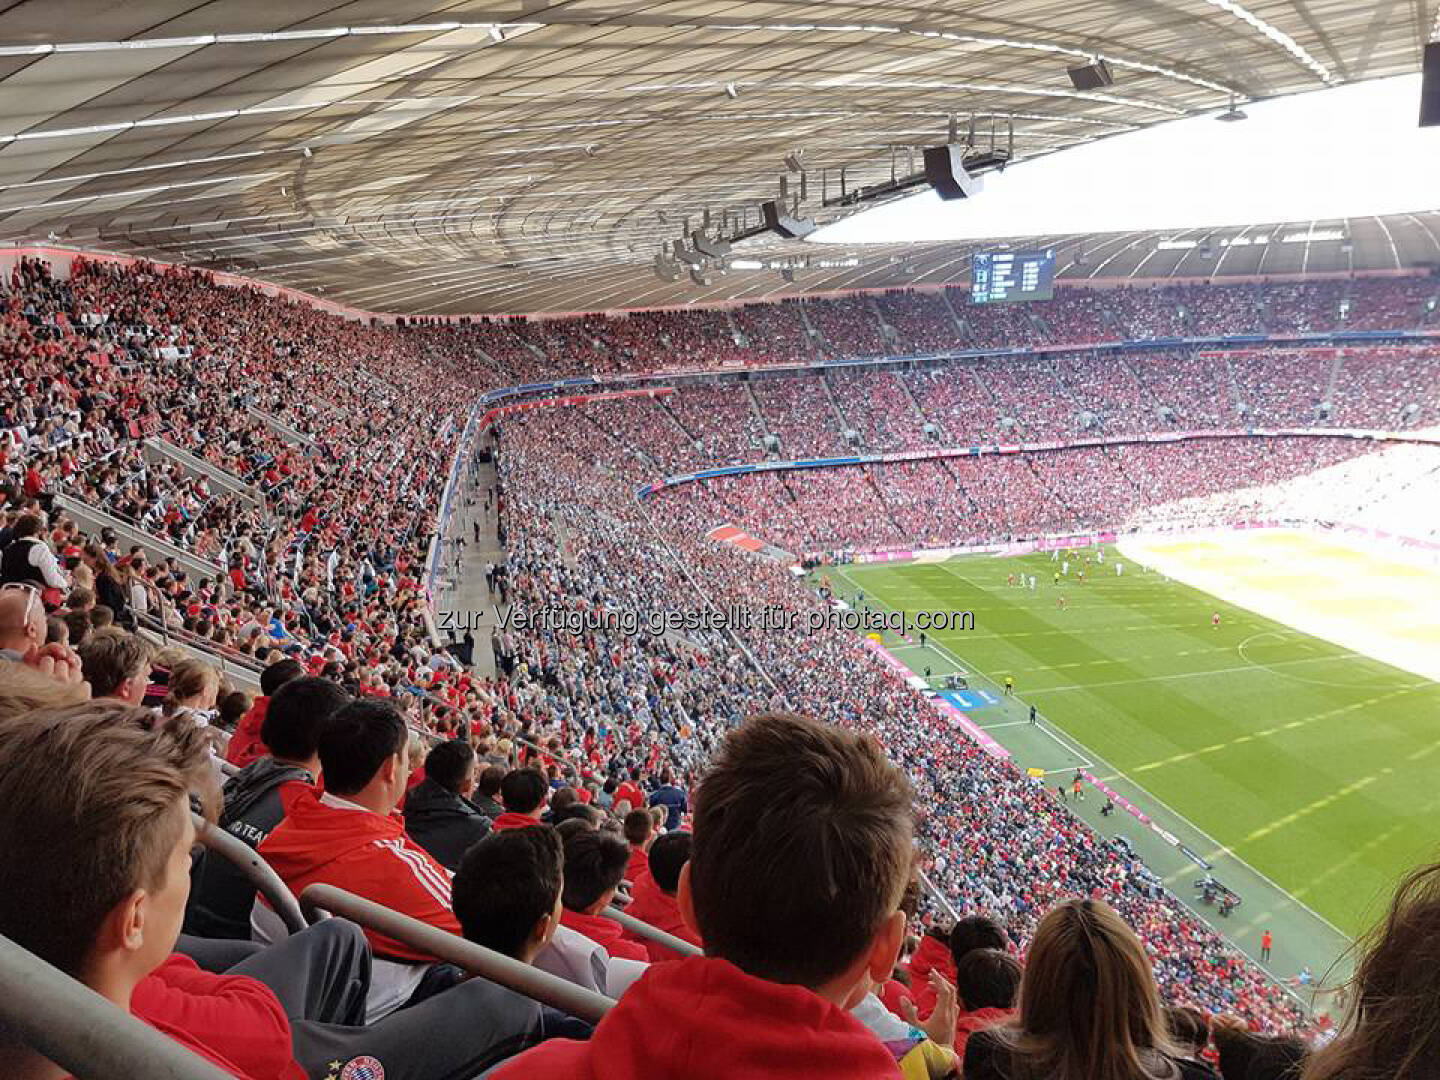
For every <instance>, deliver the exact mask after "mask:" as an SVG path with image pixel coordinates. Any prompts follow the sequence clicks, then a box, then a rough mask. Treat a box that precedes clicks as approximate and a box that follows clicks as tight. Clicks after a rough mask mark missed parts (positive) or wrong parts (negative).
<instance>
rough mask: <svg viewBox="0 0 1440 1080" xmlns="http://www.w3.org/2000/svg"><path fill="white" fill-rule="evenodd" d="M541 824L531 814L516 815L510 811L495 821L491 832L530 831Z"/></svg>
mask: <svg viewBox="0 0 1440 1080" xmlns="http://www.w3.org/2000/svg"><path fill="white" fill-rule="evenodd" d="M539 824H540V822H539V821H538V820H537V819H535V818H533V817H531V816H530V815H529V814H516V813H512V812H511V811H509V810H506V811H505V813H503V814H501V815H500V816H499V817H497V818H496V819H495V822H494V824H492V825H491V826H490V831H491V832H504V831H505V830H506V829H528V828H530V826H532V825H539Z"/></svg>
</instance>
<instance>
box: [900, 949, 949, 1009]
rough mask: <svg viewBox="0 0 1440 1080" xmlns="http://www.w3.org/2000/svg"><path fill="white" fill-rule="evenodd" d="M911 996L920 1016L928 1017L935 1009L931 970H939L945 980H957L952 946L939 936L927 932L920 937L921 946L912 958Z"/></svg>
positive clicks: (910, 967)
mask: <svg viewBox="0 0 1440 1080" xmlns="http://www.w3.org/2000/svg"><path fill="white" fill-rule="evenodd" d="M908 966H909V970H910V997H911V998H912V999H914V1001H915V1007H916V1008H917V1009H918V1010H919V1011H920V1018H921V1019H922V1020H923V1019H927V1018H928V1017H929V1016H930V1014H931V1013H932V1012H933V1011H934V1010H935V991H934V990H931V989H930V972H932V971H938V972H939V973H940V974H941V975H942V976H944V978H945V981H946V982H948V983H953V982H954V981H955V960H954V958H953V957H952V956H951V955H950V946H949V945H947V944H945V942H943V941H941V940H940V939H939V938H933V937H931V936H930V935H929V934H926V935H925V936H924V937H922V938H921V939H920V947H919V948H918V949H916V950H915V955H914V956H912V957H911V958H910V963H909V965H908Z"/></svg>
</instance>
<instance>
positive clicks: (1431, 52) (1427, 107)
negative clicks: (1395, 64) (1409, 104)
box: [1420, 41, 1440, 127]
mask: <svg viewBox="0 0 1440 1080" xmlns="http://www.w3.org/2000/svg"><path fill="white" fill-rule="evenodd" d="M1436 125H1440V41H1432V42H1431V43H1430V44H1429V45H1426V46H1425V74H1424V76H1423V78H1422V79H1421V82H1420V126H1421V127H1435V126H1436Z"/></svg>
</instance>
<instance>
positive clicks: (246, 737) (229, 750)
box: [225, 697, 270, 769]
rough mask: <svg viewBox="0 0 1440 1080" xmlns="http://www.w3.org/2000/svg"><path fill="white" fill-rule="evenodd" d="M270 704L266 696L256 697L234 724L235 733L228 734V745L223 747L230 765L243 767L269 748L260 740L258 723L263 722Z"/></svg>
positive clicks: (265, 752) (264, 753)
mask: <svg viewBox="0 0 1440 1080" xmlns="http://www.w3.org/2000/svg"><path fill="white" fill-rule="evenodd" d="M269 705H270V699H269V698H268V697H258V698H256V699H255V704H253V705H251V706H250V711H249V712H247V713H246V714H245V715H244V716H242V717H241V718H240V723H238V724H236V725H235V734H234V735H232V736H230V745H229V746H227V747H225V760H226V761H228V762H230V764H231V765H237V766H239V767H240V768H242V769H243V768H244V767H245V766H246V765H249V764H250V763H251V762H252V761H254V760H255V759H256V758H259V757H264V756H265V755H266V754H268V753H269V752H270V750H269V748H268V747H266V745H265V744H264V743H263V742H261V741H260V725H261V724H263V723H264V722H265V710H266V708H268V707H269Z"/></svg>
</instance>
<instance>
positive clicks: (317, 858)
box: [259, 784, 460, 964]
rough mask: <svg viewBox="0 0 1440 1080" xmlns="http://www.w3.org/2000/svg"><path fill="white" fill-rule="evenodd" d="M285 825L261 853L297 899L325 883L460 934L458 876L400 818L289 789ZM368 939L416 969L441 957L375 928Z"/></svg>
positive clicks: (283, 792)
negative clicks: (454, 887)
mask: <svg viewBox="0 0 1440 1080" xmlns="http://www.w3.org/2000/svg"><path fill="white" fill-rule="evenodd" d="M280 795H281V800H282V801H283V802H284V804H285V820H284V821H282V822H281V823H280V824H279V825H278V826H276V828H275V830H274V831H273V832H271V833H270V835H269V836H267V837H266V838H265V841H264V842H263V843H262V844H261V845H260V849H259V850H260V854H261V855H263V856H264V857H265V859H266V860H267V861H268V862H269V863H270V865H271V866H273V867H274V868H275V872H276V873H277V874H279V875H280V877H281V878H282V879H283V880H284V882H285V884H286V885H288V886H289V887H290V891H291V892H293V893H294V894H295V895H296V896H299V895H300V893H301V892H302V891H303V890H304V889H305V887H306V886H307V885H313V884H315V883H316V882H323V883H324V884H326V885H334V886H335V887H336V888H340V889H346V890H348V891H350V892H352V893H354V894H355V895H356V896H363V897H365V899H367V900H373V901H375V903H377V904H384V905H385V906H386V907H389V908H393V909H395V910H396V911H398V912H400V913H401V914H403V915H409V916H410V917H411V918H414V919H419V920H420V921H421V922H424V923H429V924H430V925H431V926H434V927H438V928H439V929H441V930H448V931H449V932H450V933H452V934H457V935H458V934H460V923H459V921H458V920H457V919H456V918H455V913H454V912H453V911H451V910H450V872H449V871H448V870H446V869H445V868H444V867H443V866H441V865H440V864H439V863H437V862H436V861H435V860H434V859H432V858H431V857H430V855H429V854H428V853H427V852H426V851H425V850H424V849H423V848H421V847H418V846H417V845H416V844H415V843H414V842H413V841H412V840H411V839H410V838H409V837H408V836H406V835H405V827H404V825H403V824H402V823H401V821H400V819H399V818H398V817H395V816H394V815H391V816H389V817H381V816H380V815H379V814H375V813H371V812H370V811H369V810H365V809H363V808H360V807H355V808H353V809H351V808H350V807H348V806H336V805H334V802H335V799H334V797H333V796H328V795H327V796H322V795H321V794H320V793H319V792H317V791H316V790H315V789H314V788H311V787H305V786H302V785H300V784H290V785H288V786H286V787H285V788H283V789H281V792H280ZM365 936H366V937H367V938H369V939H370V947H371V948H372V949H373V950H374V951H375V954H376V956H379V957H384V958H387V959H390V960H399V961H401V962H404V963H411V964H432V963H435V962H436V959H435V957H433V956H429V955H427V954H425V953H423V952H419V951H417V950H415V949H413V948H411V947H410V946H408V945H405V944H402V943H401V942H399V941H395V940H393V939H391V938H387V937H385V936H384V935H382V934H377V933H375V932H374V931H373V930H369V929H367V930H366V931H365Z"/></svg>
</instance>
